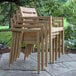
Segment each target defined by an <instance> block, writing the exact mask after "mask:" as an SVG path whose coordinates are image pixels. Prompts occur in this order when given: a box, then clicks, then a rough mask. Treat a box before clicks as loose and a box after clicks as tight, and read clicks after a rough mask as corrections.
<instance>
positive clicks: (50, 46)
mask: <svg viewBox="0 0 76 76" xmlns="http://www.w3.org/2000/svg"><path fill="white" fill-rule="evenodd" d="M49 39H50V40H49V54H50V55H49V56H50V63H51V64H52V63H53V60H52V52H53V51H52V36H51V37H50V38H49Z"/></svg>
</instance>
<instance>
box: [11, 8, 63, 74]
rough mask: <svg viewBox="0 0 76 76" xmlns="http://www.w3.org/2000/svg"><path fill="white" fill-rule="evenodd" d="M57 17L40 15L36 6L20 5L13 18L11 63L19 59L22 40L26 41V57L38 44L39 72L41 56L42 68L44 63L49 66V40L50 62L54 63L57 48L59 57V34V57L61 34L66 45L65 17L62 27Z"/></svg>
mask: <svg viewBox="0 0 76 76" xmlns="http://www.w3.org/2000/svg"><path fill="white" fill-rule="evenodd" d="M55 19H56V18H53V19H52V16H51V17H38V16H37V12H36V9H35V8H25V7H20V8H19V10H17V12H16V14H15V15H14V17H13V18H12V19H11V25H12V28H11V30H12V43H11V52H10V64H12V63H13V62H14V61H15V60H16V59H17V57H19V55H20V50H21V43H22V42H24V43H25V45H26V49H25V53H24V55H25V57H24V59H25V58H26V57H28V56H29V55H30V54H31V53H32V50H33V48H34V44H37V45H38V50H37V52H38V73H40V58H41V68H42V70H43V69H44V64H45V66H47V64H48V42H49V52H50V62H51V63H54V51H55V50H56V52H55V59H57V44H56V43H57V36H59V43H58V47H59V48H58V49H59V51H58V56H59V57H60V36H61V35H62V48H63V47H64V36H63V35H64V29H63V18H62V24H61V25H62V26H61V27H60V22H59V21H58V22H56V21H55ZM56 23H57V24H56ZM55 25H59V26H58V27H56V26H55ZM15 38H16V39H15ZM18 43H19V44H18ZM53 43H54V44H53ZM44 44H45V45H44ZM13 45H14V46H13ZM44 46H45V51H44ZM54 48H55V49H54ZM40 50H42V51H41V56H40ZM63 50H64V48H63ZM63 50H62V53H63ZM44 52H45V61H44ZM13 57H14V58H13Z"/></svg>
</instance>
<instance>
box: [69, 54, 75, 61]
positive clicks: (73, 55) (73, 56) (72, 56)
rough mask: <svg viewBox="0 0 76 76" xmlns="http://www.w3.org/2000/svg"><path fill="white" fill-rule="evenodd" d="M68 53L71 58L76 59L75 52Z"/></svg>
mask: <svg viewBox="0 0 76 76" xmlns="http://www.w3.org/2000/svg"><path fill="white" fill-rule="evenodd" d="M68 55H69V56H70V57H71V58H72V60H74V61H76V54H68Z"/></svg>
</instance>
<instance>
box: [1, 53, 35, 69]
mask: <svg viewBox="0 0 76 76" xmlns="http://www.w3.org/2000/svg"><path fill="white" fill-rule="evenodd" d="M23 58H24V55H23V53H21V54H20V57H19V58H18V59H17V60H16V61H15V62H14V63H13V64H12V65H11V66H10V67H9V53H7V54H3V55H2V58H1V60H0V69H20V70H37V62H36V61H34V60H33V59H31V58H30V57H28V58H27V59H26V60H25V61H24V59H23Z"/></svg>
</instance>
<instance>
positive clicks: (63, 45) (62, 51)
mask: <svg viewBox="0 0 76 76" xmlns="http://www.w3.org/2000/svg"><path fill="white" fill-rule="evenodd" d="M62 54H64V31H62Z"/></svg>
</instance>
